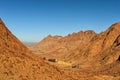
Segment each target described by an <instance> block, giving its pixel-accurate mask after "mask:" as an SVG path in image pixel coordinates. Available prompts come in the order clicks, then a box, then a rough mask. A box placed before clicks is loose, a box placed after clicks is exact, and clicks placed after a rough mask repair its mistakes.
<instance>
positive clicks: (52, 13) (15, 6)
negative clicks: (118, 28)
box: [0, 0, 120, 42]
mask: <svg viewBox="0 0 120 80" xmlns="http://www.w3.org/2000/svg"><path fill="white" fill-rule="evenodd" d="M0 17H1V18H2V19H3V21H4V23H5V24H6V26H7V27H8V28H9V29H10V30H11V31H12V33H13V34H14V35H16V36H17V37H18V38H19V39H20V40H21V41H28V42H36V41H37V42H38V41H40V40H41V39H43V38H44V37H46V36H47V35H49V34H51V35H61V36H65V35H67V34H69V33H73V32H78V31H80V30H83V31H85V30H89V29H92V30H94V31H96V32H97V33H99V32H101V31H104V30H106V29H107V28H108V27H109V26H110V25H111V24H113V23H115V22H118V21H120V0H0Z"/></svg>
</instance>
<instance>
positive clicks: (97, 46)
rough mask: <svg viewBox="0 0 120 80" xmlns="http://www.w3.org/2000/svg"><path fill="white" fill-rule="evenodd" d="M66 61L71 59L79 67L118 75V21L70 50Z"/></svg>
mask: <svg viewBox="0 0 120 80" xmlns="http://www.w3.org/2000/svg"><path fill="white" fill-rule="evenodd" d="M78 58H79V60H78ZM66 61H71V62H73V63H75V64H77V65H79V66H80V67H81V68H86V69H91V70H94V71H97V70H98V72H100V73H104V74H109V75H110V74H111V75H115V76H119V75H120V70H119V67H120V22H118V23H115V24H113V25H111V27H110V28H108V29H107V30H106V31H104V32H102V33H100V34H98V35H96V36H94V37H93V38H92V39H91V40H90V42H89V44H87V45H86V46H85V47H83V48H77V49H76V50H74V51H73V52H71V53H70V55H68V56H67V57H66ZM98 72H97V73H98Z"/></svg>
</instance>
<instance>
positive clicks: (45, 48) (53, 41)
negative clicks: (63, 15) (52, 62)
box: [30, 30, 96, 59]
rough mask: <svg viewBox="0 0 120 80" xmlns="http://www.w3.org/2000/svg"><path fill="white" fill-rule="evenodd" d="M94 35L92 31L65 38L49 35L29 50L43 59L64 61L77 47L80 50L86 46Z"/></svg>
mask: <svg viewBox="0 0 120 80" xmlns="http://www.w3.org/2000/svg"><path fill="white" fill-rule="evenodd" d="M95 35H96V33H95V32H94V31H92V30H88V31H85V32H83V31H80V32H78V33H73V34H69V35H68V36H65V37H61V36H51V35H49V36H47V37H46V38H44V39H43V40H42V41H40V42H39V43H38V44H36V45H33V46H31V47H30V49H31V50H32V51H33V52H34V53H38V54H41V55H42V56H45V57H51V58H57V59H64V57H65V56H66V55H68V54H69V53H70V52H71V51H73V50H74V49H76V48H77V47H81V48H82V47H83V46H85V45H86V44H88V43H89V41H90V40H91V39H92V37H93V36H95Z"/></svg>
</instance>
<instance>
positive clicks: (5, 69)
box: [0, 19, 95, 80]
mask: <svg viewBox="0 0 120 80" xmlns="http://www.w3.org/2000/svg"><path fill="white" fill-rule="evenodd" d="M86 76H89V77H86ZM88 78H92V75H89V74H88V73H84V75H83V72H82V73H81V72H79V71H71V70H64V69H61V68H57V67H55V66H54V65H51V64H49V63H47V62H45V61H43V60H42V59H41V58H39V57H38V56H37V55H35V54H32V53H31V52H30V51H29V50H28V48H27V47H25V46H24V45H23V44H22V43H21V42H20V41H19V40H18V39H17V38H16V37H15V36H14V35H13V34H12V33H11V32H10V31H9V30H8V29H7V27H6V26H5V25H4V23H3V22H2V20H1V19H0V80H79V79H88ZM92 79H95V78H92Z"/></svg>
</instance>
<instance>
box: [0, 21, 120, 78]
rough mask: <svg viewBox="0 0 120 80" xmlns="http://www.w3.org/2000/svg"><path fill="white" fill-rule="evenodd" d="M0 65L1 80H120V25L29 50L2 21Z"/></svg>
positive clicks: (53, 38) (55, 38) (47, 41)
mask: <svg viewBox="0 0 120 80" xmlns="http://www.w3.org/2000/svg"><path fill="white" fill-rule="evenodd" d="M0 63H1V64H0V80H120V69H119V68H120V22H117V23H115V24H112V25H111V26H110V27H109V28H108V29H107V30H105V31H104V32H101V33H99V34H98V33H95V32H94V31H92V30H87V31H80V32H77V33H72V34H69V35H67V36H64V37H62V36H51V35H48V36H47V37H45V38H44V39H43V40H42V41H40V42H39V43H36V44H33V45H31V46H29V47H26V46H25V45H24V44H23V43H22V42H21V41H20V40H18V39H17V38H16V37H15V36H14V35H13V34H12V32H10V31H9V30H8V28H7V27H6V26H5V24H4V23H3V21H2V20H1V19H0Z"/></svg>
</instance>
